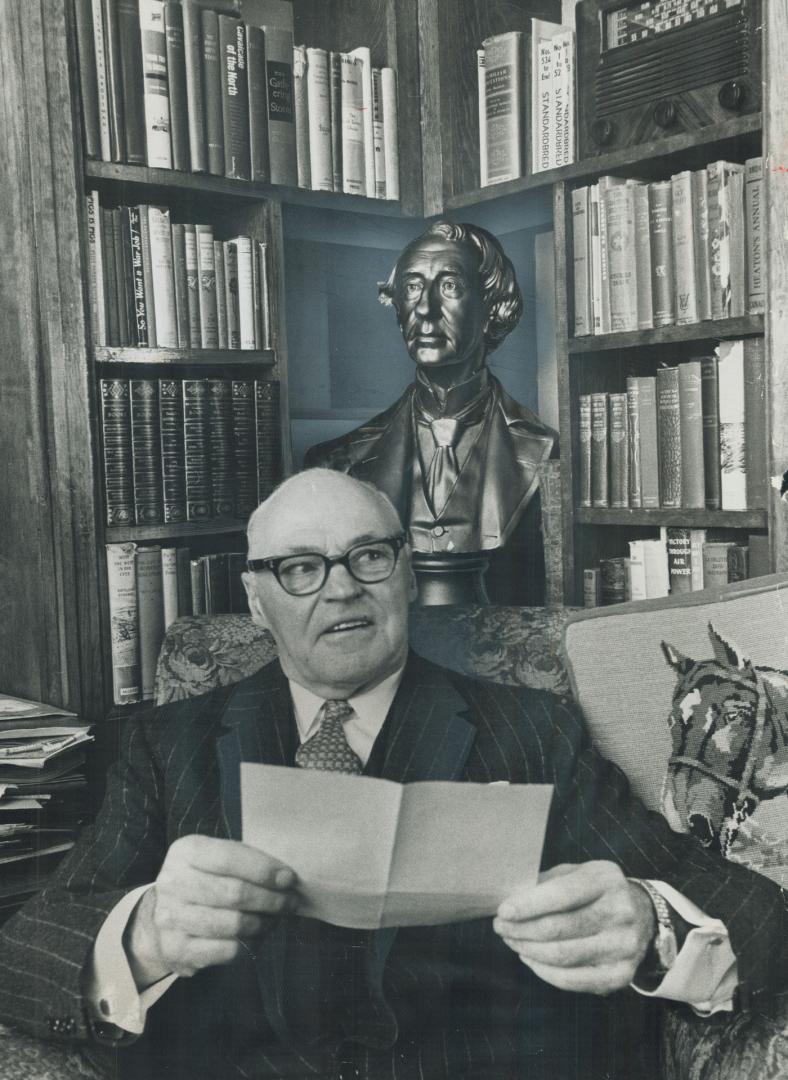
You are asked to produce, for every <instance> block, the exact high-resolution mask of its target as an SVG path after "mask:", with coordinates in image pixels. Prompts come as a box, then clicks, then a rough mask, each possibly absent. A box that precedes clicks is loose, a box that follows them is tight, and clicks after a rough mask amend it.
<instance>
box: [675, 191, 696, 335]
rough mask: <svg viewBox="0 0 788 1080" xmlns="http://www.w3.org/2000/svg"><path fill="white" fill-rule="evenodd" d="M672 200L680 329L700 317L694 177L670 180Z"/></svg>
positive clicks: (677, 317)
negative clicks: (693, 190)
mask: <svg viewBox="0 0 788 1080" xmlns="http://www.w3.org/2000/svg"><path fill="white" fill-rule="evenodd" d="M670 183H671V191H672V199H673V207H672V213H673V280H674V283H675V289H676V322H677V323H678V324H679V325H680V326H681V325H684V324H686V323H695V322H697V321H698V318H699V311H698V289H697V269H696V265H695V222H694V220H693V199H692V174H691V173H690V172H688V171H686V172H680V173H676V174H675V175H674V176H672V177H671V180H670Z"/></svg>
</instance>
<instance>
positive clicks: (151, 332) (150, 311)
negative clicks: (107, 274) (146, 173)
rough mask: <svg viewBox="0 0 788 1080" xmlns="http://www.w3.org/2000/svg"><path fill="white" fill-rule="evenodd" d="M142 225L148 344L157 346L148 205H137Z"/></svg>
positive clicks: (141, 247) (141, 236) (141, 242)
mask: <svg viewBox="0 0 788 1080" xmlns="http://www.w3.org/2000/svg"><path fill="white" fill-rule="evenodd" d="M137 211H138V214H139V225H140V252H141V255H142V278H143V281H144V282H145V317H146V319H147V321H148V344H149V345H150V346H152V347H154V348H155V346H156V345H157V344H158V341H157V340H156V301H155V297H154V294H153V260H152V258H151V249H150V223H149V221H148V207H147V206H146V205H140V206H138V207H137Z"/></svg>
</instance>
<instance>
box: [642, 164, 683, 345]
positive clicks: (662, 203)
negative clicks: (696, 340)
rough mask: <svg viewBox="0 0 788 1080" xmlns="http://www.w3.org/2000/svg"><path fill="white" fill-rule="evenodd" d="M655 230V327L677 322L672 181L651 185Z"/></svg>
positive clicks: (652, 219)
mask: <svg viewBox="0 0 788 1080" xmlns="http://www.w3.org/2000/svg"><path fill="white" fill-rule="evenodd" d="M648 201H649V222H650V232H651V301H652V305H653V309H654V326H671V325H672V324H673V323H675V321H676V309H675V306H674V296H675V286H674V281H673V196H672V191H671V183H670V181H669V180H666V181H664V182H662V183H655V184H649V185H648Z"/></svg>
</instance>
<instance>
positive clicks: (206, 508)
mask: <svg viewBox="0 0 788 1080" xmlns="http://www.w3.org/2000/svg"><path fill="white" fill-rule="evenodd" d="M181 385H182V389H183V444H184V464H185V480H186V520H187V521H205V520H206V519H207V518H209V517H210V516H211V475H210V471H209V463H208V385H207V383H206V381H205V379H184V380H183V383H182V384H181ZM192 584H194V583H193V582H192ZM195 614H198V612H197V609H196V608H195Z"/></svg>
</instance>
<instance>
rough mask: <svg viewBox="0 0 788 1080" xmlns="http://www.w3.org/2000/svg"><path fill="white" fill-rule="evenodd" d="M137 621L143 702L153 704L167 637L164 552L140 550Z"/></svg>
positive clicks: (155, 548)
mask: <svg viewBox="0 0 788 1080" xmlns="http://www.w3.org/2000/svg"><path fill="white" fill-rule="evenodd" d="M137 621H138V627H139V637H140V669H141V673H142V700H143V701H150V700H151V699H152V698H153V690H154V685H155V682H156V661H157V660H158V657H159V652H160V650H161V642H162V638H163V637H164V597H163V593H162V580H161V548H160V547H138V548H137Z"/></svg>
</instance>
